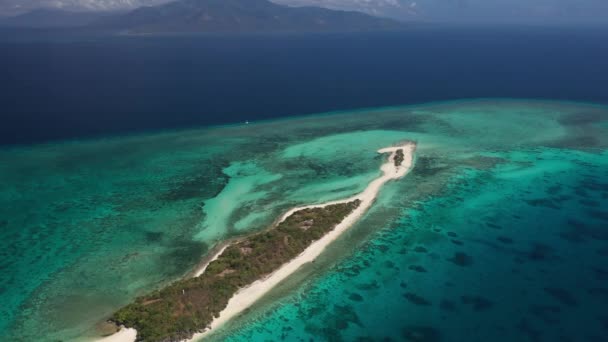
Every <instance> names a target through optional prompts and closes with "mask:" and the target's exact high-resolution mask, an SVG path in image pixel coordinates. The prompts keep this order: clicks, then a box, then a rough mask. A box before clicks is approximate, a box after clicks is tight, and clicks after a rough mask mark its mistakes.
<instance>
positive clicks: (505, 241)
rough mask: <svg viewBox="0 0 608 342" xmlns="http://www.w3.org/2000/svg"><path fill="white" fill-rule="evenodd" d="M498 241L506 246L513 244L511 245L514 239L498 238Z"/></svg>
mask: <svg viewBox="0 0 608 342" xmlns="http://www.w3.org/2000/svg"><path fill="white" fill-rule="evenodd" d="M496 240H498V241H500V242H502V243H504V244H511V243H513V239H511V238H508V237H506V236H499V237H497V238H496Z"/></svg>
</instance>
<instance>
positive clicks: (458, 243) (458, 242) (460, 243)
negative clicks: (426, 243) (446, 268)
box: [451, 239, 464, 246]
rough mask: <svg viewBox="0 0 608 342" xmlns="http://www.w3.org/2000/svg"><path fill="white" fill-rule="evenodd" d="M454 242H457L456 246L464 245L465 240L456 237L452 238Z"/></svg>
mask: <svg viewBox="0 0 608 342" xmlns="http://www.w3.org/2000/svg"><path fill="white" fill-rule="evenodd" d="M451 241H452V243H453V244H455V245H456V246H462V245H464V242H462V241H460V240H456V239H452V240H451Z"/></svg>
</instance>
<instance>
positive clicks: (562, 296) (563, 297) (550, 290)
mask: <svg viewBox="0 0 608 342" xmlns="http://www.w3.org/2000/svg"><path fill="white" fill-rule="evenodd" d="M543 290H544V291H545V292H546V293H547V294H549V295H550V296H551V297H553V298H555V299H557V300H558V301H559V302H560V303H562V304H565V305H568V306H576V305H577V304H578V303H577V301H576V299H575V298H574V296H573V295H572V294H571V293H570V292H568V291H566V290H564V289H560V288H557V287H545V288H544V289H543Z"/></svg>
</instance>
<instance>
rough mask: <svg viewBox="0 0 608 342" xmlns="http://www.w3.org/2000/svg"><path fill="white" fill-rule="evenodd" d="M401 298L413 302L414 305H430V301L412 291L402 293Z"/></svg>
mask: <svg viewBox="0 0 608 342" xmlns="http://www.w3.org/2000/svg"><path fill="white" fill-rule="evenodd" d="M403 298H405V299H407V300H408V301H409V302H410V303H412V304H415V305H420V306H428V305H431V302H429V301H428V300H426V299H425V298H424V297H421V296H419V295H417V294H415V293H412V292H407V293H404V294H403Z"/></svg>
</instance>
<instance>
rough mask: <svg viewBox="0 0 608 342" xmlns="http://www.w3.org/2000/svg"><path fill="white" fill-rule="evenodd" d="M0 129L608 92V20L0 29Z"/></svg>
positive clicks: (34, 135) (134, 125)
mask: <svg viewBox="0 0 608 342" xmlns="http://www.w3.org/2000/svg"><path fill="white" fill-rule="evenodd" d="M0 51H1V52H2V53H0V66H1V67H0V103H1V104H2V105H1V106H2V107H1V108H2V109H1V119H2V121H1V122H2V124H1V125H0V143H1V144H24V143H26V144H27V143H35V142H42V141H48V140H56V139H70V138H80V137H86V136H98V135H108V134H110V135H114V134H125V133H130V132H141V131H150V130H165V129H173V128H183V127H192V126H201V125H209V124H223V123H235V122H243V121H245V120H249V121H255V120H260V119H267V118H275V117H280V116H291V115H301V114H308V113H319V112H327V111H333V110H347V109H353V108H362V107H378V106H392V105H402V104H411V103H421V102H429V101H439V100H451V99H461V98H479V97H503V98H504V97H512V98H537V99H545V98H546V99H557V100H575V101H590V102H596V103H607V102H608V90H607V85H608V29H573V28H570V29H559V28H510V29H509V28H479V27H475V28H473V27H469V28H466V27H459V28H455V27H441V28H439V27H417V28H412V29H411V30H409V31H406V32H399V33H351V34H325V35H319V34H302V35H295V34H290V35H288V34H277V35H249V36H230V35H228V36H226V35H207V36H169V37H117V36H112V37H108V36H99V35H97V36H94V35H87V34H81V35H79V34H69V35H68V34H64V33H61V32H59V33H48V32H47V33H44V34H42V33H40V32H19V33H16V32H13V31H3V32H0Z"/></svg>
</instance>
